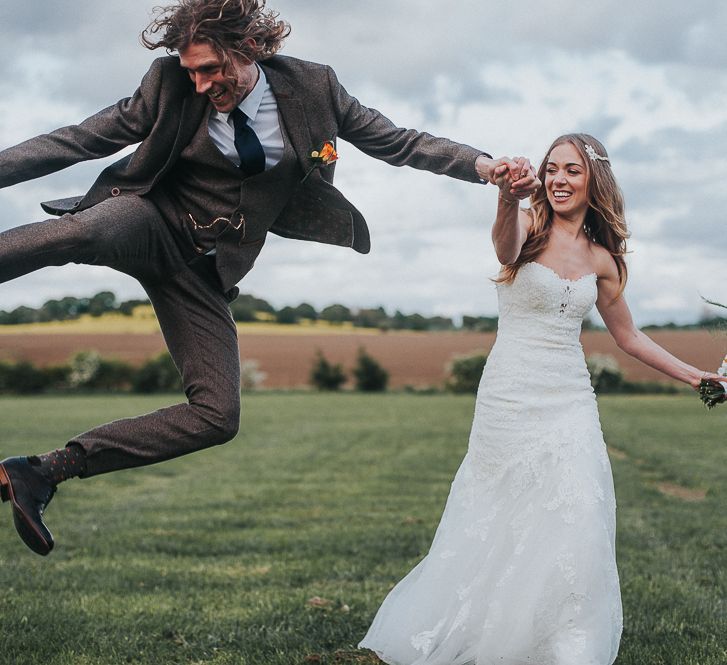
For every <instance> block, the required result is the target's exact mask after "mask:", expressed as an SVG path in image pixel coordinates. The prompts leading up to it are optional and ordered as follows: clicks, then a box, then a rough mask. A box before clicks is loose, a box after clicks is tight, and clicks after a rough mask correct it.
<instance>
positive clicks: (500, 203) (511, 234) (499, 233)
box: [492, 164, 532, 266]
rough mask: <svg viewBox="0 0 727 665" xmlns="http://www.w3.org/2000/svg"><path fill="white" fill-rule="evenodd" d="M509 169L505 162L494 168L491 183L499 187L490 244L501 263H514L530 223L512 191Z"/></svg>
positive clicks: (528, 216)
mask: <svg viewBox="0 0 727 665" xmlns="http://www.w3.org/2000/svg"><path fill="white" fill-rule="evenodd" d="M510 173H511V170H510V169H509V168H508V166H507V165H506V164H502V165H500V166H498V167H497V168H496V169H495V170H494V177H493V178H492V183H493V184H494V185H496V186H497V187H498V188H499V190H500V191H499V194H498V197H497V216H496V217H495V223H494V224H493V226H492V244H493V245H494V246H495V253H496V254H497V259H498V260H499V261H500V263H501V264H502V265H505V266H506V265H510V264H511V263H514V262H515V260H516V259H517V257H518V256H520V250H521V249H522V246H523V245H524V244H525V241H526V240H527V237H528V232H529V231H530V226H531V224H532V218H531V217H530V214H529V213H528V212H526V211H525V210H522V209H521V208H520V199H519V198H518V197H517V196H515V195H514V194H513V193H512V191H513V190H512V187H513V180H512V177H511V175H510Z"/></svg>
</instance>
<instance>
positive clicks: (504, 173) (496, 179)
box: [490, 162, 518, 202]
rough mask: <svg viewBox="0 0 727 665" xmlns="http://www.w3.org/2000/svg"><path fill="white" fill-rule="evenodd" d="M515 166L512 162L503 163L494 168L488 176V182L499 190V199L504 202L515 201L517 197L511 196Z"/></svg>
mask: <svg viewBox="0 0 727 665" xmlns="http://www.w3.org/2000/svg"><path fill="white" fill-rule="evenodd" d="M516 166H517V165H516V164H515V163H514V162H505V163H502V164H499V165H498V166H496V167H495V168H494V169H493V171H492V173H491V176H490V182H492V184H493V185H495V186H496V187H498V188H499V190H500V198H501V199H503V200H504V201H508V202H511V201H513V202H514V201H517V200H518V197H517V196H515V195H514V194H513V191H512V190H513V183H514V180H513V177H512V173H513V168H514V167H516Z"/></svg>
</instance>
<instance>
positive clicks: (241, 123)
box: [232, 108, 265, 175]
mask: <svg viewBox="0 0 727 665" xmlns="http://www.w3.org/2000/svg"><path fill="white" fill-rule="evenodd" d="M232 122H233V124H234V125H235V149H236V150H237V154H238V155H239V157H240V170H241V171H243V173H244V174H245V175H255V174H256V173H262V172H263V171H264V170H265V151H264V150H263V147H262V145H261V144H260V139H259V138H258V137H257V135H256V134H255V132H254V131H253V130H252V127H250V125H248V124H247V116H246V115H245V114H244V113H243V112H242V111H241V110H240V109H239V108H236V109H235V110H234V111H233V112H232Z"/></svg>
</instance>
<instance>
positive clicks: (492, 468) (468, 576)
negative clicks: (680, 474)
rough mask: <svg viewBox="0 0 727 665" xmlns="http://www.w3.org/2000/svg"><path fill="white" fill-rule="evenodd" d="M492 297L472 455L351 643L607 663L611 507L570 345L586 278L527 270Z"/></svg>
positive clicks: (454, 663)
mask: <svg viewBox="0 0 727 665" xmlns="http://www.w3.org/2000/svg"><path fill="white" fill-rule="evenodd" d="M498 298H499V307H500V319H499V329H498V333H497V340H496V342H495V345H494V347H493V348H492V351H491V353H490V356H489V359H488V361H487V366H486V368H485V372H484V374H483V376H482V380H481V382H480V387H479V391H478V393H477V402H476V407H475V415H474V422H473V425H472V433H471V435H470V440H469V448H468V450H467V454H466V456H465V458H464V460H463V462H462V465H461V466H460V468H459V471H458V472H457V475H456V476H455V479H454V481H453V483H452V488H451V490H450V494H449V498H448V499H447V505H446V508H445V510H444V514H443V516H442V520H441V522H440V524H439V527H438V528H437V532H436V535H435V537H434V542H433V543H432V546H431V549H430V550H429V553H428V555H427V556H426V557H425V558H424V559H423V560H422V561H421V562H420V563H419V564H418V565H417V566H416V567H415V568H414V569H413V570H412V571H411V572H410V573H409V574H408V575H407V576H406V577H405V578H404V579H403V580H402V581H401V582H399V584H398V585H397V586H396V587H395V588H394V589H393V590H392V591H391V593H389V595H388V597H387V598H386V600H385V601H384V603H383V605H382V606H381V608H380V609H379V611H378V613H377V615H376V618H375V619H374V622H373V624H372V625H371V628H370V629H369V631H368V633H367V635H366V637H365V638H364V639H363V640H362V642H361V644H360V646H361V647H364V648H368V649H372V650H374V651H375V652H376V653H377V654H378V655H379V657H380V658H381V659H382V660H384V661H385V662H386V663H390V664H392V665H465V664H467V665H470V664H476V665H495V664H496V665H525V664H527V665H611V664H612V663H613V661H614V660H615V658H616V654H617V651H618V645H619V640H620V636H621V627H622V614H621V596H620V592H619V582H618V572H617V570H616V560H615V549H614V535H615V526H616V525H615V512H616V504H615V500H614V493H613V480H612V477H611V467H610V464H609V460H608V456H607V453H606V446H605V444H604V441H603V435H602V433H601V428H600V425H599V420H598V411H597V408H596V401H595V397H594V394H593V391H592V390H591V385H590V380H589V375H588V371H587V370H586V364H585V359H584V356H583V350H582V348H581V345H580V342H579V333H580V329H581V323H582V320H583V317H584V315H585V314H586V313H587V312H588V311H589V310H590V309H591V307H592V306H593V304H594V303H595V300H596V276H595V275H593V274H590V275H584V276H583V277H581V278H580V279H578V280H575V281H571V280H567V279H563V278H561V277H560V276H558V275H557V274H556V273H555V272H553V271H552V270H551V269H550V268H547V267H545V266H543V265H541V264H539V263H528V264H526V265H524V266H523V267H522V268H521V269H520V271H519V272H518V274H517V276H516V278H515V280H514V282H513V283H512V284H509V285H505V284H500V285H498Z"/></svg>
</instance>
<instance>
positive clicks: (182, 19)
mask: <svg viewBox="0 0 727 665" xmlns="http://www.w3.org/2000/svg"><path fill="white" fill-rule="evenodd" d="M289 34H290V26H289V25H288V24H287V23H286V22H285V21H281V20H279V19H278V14H277V12H274V11H272V10H267V9H265V0H179V1H178V2H177V4H175V5H167V6H164V7H155V8H154V18H153V19H152V21H151V23H149V25H148V26H147V27H146V29H145V30H144V31H143V32H142V33H141V43H142V44H143V45H144V46H145V47H146V48H148V49H157V48H166V49H167V51H168V52H173V51H176V52H179V51H180V50H182V49H185V48H187V47H188V46H189V45H190V44H192V43H193V42H203V43H207V44H209V45H210V46H212V48H214V50H215V52H216V53H217V54H218V55H219V56H220V57H221V58H222V60H223V63H224V65H225V66H227V65H229V63H230V56H231V55H232V54H237V55H240V56H242V57H244V58H246V59H248V60H255V61H256V60H264V59H265V58H269V57H270V56H271V55H273V54H275V53H276V52H277V51H278V50H280V48H281V47H282V45H283V41H284V40H285V38H286V37H287V36H288V35H289Z"/></svg>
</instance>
